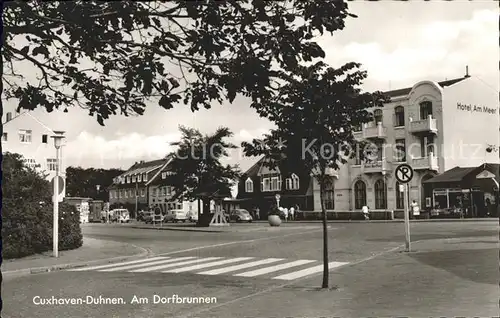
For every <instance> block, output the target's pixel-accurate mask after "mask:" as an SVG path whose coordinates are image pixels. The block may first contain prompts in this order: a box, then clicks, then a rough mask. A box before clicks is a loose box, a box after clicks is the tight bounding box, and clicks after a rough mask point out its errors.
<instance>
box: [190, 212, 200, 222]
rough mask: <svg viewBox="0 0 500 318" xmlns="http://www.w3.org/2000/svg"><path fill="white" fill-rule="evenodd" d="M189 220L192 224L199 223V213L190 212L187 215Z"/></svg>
mask: <svg viewBox="0 0 500 318" xmlns="http://www.w3.org/2000/svg"><path fill="white" fill-rule="evenodd" d="M187 219H188V220H189V221H190V222H198V212H197V211H189V212H188V213H187Z"/></svg>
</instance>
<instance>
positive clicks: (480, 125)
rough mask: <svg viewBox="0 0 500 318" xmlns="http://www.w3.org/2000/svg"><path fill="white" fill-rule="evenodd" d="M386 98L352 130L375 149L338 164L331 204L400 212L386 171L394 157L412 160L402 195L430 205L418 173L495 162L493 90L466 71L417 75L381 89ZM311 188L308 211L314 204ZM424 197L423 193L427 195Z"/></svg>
mask: <svg viewBox="0 0 500 318" xmlns="http://www.w3.org/2000/svg"><path fill="white" fill-rule="evenodd" d="M386 94H387V95H388V96H389V97H390V101H389V102H388V103H386V104H385V105H384V106H383V107H382V108H376V109H373V110H371V111H372V112H373V115H374V116H373V117H374V120H373V122H371V123H367V124H364V125H363V127H359V130H358V131H356V132H355V137H356V138H357V139H359V140H361V139H362V140H366V141H369V142H371V144H372V146H373V147H374V148H375V149H377V151H375V155H372V156H370V158H369V159H370V160H365V161H361V160H360V157H361V156H360V155H359V153H358V156H356V158H355V159H352V160H351V161H350V162H349V163H347V164H345V165H343V166H342V167H341V168H340V169H339V171H338V179H336V180H335V185H334V192H335V195H334V196H335V200H334V207H333V209H332V210H337V211H346V210H359V209H361V207H362V206H364V205H368V206H369V207H370V209H376V210H394V211H398V210H400V211H402V210H403V209H404V199H403V193H402V192H400V191H399V183H398V182H397V180H396V178H395V176H394V172H395V169H396V167H397V166H398V165H399V164H402V163H407V164H409V165H410V166H412V167H413V170H414V172H415V173H414V176H413V179H412V180H411V182H410V183H409V187H410V191H409V200H410V201H413V200H416V201H417V202H418V203H419V205H420V207H421V208H423V209H425V208H430V207H433V206H434V204H435V203H434V202H432V200H433V199H432V198H433V194H432V193H431V192H430V191H432V190H428V187H426V188H425V189H424V187H423V183H424V182H425V181H426V180H429V179H431V178H433V177H434V176H437V175H438V174H442V173H444V172H445V171H447V170H451V169H453V168H456V167H478V166H480V165H482V164H484V163H490V164H498V163H499V155H498V153H497V152H496V151H488V149H487V148H488V147H491V146H492V147H494V148H496V149H498V145H499V144H500V141H499V126H500V121H499V111H498V105H499V95H498V92H497V91H496V90H495V89H493V88H491V87H490V86H488V85H487V84H486V83H484V82H483V81H481V80H480V79H478V78H475V77H474V76H469V75H468V74H467V75H466V76H464V77H462V78H457V79H452V80H447V81H443V82H439V83H437V82H432V81H421V82H418V83H416V84H415V85H414V86H413V87H409V88H404V89H398V90H392V91H389V92H386ZM316 197H318V196H316V195H315V199H314V210H316V211H319V210H320V201H319V197H318V198H316ZM429 198H430V199H429Z"/></svg>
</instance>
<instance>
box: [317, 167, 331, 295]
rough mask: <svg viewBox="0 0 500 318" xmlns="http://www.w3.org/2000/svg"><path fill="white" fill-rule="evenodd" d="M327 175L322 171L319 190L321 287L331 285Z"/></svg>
mask: <svg viewBox="0 0 500 318" xmlns="http://www.w3.org/2000/svg"><path fill="white" fill-rule="evenodd" d="M324 179H325V176H324V175H323V173H322V176H321V181H320V183H319V192H320V200H321V211H322V212H323V284H322V285H321V288H328V287H329V286H328V285H329V268H328V227H327V215H326V208H325V181H324Z"/></svg>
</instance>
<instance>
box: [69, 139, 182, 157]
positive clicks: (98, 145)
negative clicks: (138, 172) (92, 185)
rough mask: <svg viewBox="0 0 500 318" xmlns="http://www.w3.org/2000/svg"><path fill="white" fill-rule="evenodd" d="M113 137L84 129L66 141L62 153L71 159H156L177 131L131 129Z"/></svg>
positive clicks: (168, 149)
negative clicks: (149, 133)
mask: <svg viewBox="0 0 500 318" xmlns="http://www.w3.org/2000/svg"><path fill="white" fill-rule="evenodd" d="M116 137H117V138H116V139H105V138H103V137H101V136H98V135H93V134H91V133H89V132H87V131H83V132H81V133H80V134H79V135H78V136H77V138H76V139H74V140H72V141H68V142H67V144H66V147H65V151H64V152H65V156H66V157H67V158H68V159H69V160H71V161H75V160H78V161H82V160H83V159H85V160H87V159H88V160H92V161H95V160H96V159H100V160H102V161H111V162H120V161H127V162H128V161H130V160H139V159H140V160H155V159H159V158H162V157H164V156H165V155H166V154H167V153H169V152H171V151H173V150H174V147H172V146H171V145H170V143H171V142H173V141H177V140H179V138H180V134H179V133H173V134H165V135H156V136H146V135H142V134H138V133H135V132H134V133H128V134H123V133H121V134H118V136H116Z"/></svg>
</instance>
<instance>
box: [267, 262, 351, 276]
mask: <svg viewBox="0 0 500 318" xmlns="http://www.w3.org/2000/svg"><path fill="white" fill-rule="evenodd" d="M345 264H349V263H345V262H331V263H328V269H329V270H332V269H334V268H336V267H339V266H342V265H345ZM322 271H323V264H321V265H318V266H314V267H309V268H306V269H303V270H300V271H296V272H292V273H289V274H284V275H280V276H276V277H273V278H272V279H281V280H294V279H297V278H301V277H305V276H308V275H312V274H315V273H319V272H322Z"/></svg>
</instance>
